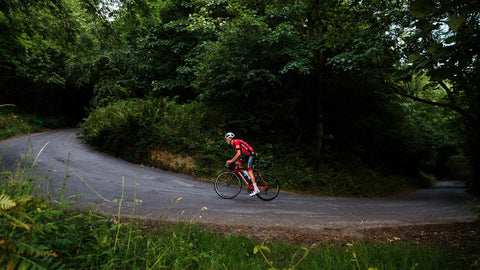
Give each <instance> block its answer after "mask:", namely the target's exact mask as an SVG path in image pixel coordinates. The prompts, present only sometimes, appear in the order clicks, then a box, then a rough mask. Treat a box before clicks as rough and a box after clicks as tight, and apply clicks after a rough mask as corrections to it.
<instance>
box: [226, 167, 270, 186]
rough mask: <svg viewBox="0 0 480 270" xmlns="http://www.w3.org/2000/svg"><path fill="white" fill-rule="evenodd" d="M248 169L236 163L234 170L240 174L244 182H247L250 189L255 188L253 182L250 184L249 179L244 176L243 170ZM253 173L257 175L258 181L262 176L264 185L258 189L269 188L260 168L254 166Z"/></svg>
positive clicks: (256, 180) (246, 184)
mask: <svg viewBox="0 0 480 270" xmlns="http://www.w3.org/2000/svg"><path fill="white" fill-rule="evenodd" d="M246 170H247V168H241V167H240V166H239V165H235V169H233V172H234V173H236V174H237V175H238V176H240V179H242V181H243V183H245V186H247V188H248V189H249V190H253V183H252V184H249V183H248V181H247V180H246V179H245V177H243V173H242V171H246ZM253 173H254V176H255V182H258V181H259V178H260V180H261V181H262V183H263V186H260V187H258V189H259V190H262V189H268V184H267V183H266V182H265V180H263V176H262V175H261V174H260V172H259V170H258V169H255V168H253ZM255 173H256V174H255Z"/></svg>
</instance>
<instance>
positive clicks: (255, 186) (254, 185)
mask: <svg viewBox="0 0 480 270" xmlns="http://www.w3.org/2000/svg"><path fill="white" fill-rule="evenodd" d="M253 189H254V190H255V191H257V190H258V187H257V183H254V184H253Z"/></svg>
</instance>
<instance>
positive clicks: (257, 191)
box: [250, 190, 260, 197]
mask: <svg viewBox="0 0 480 270" xmlns="http://www.w3.org/2000/svg"><path fill="white" fill-rule="evenodd" d="M258 193H260V190H254V191H252V193H250V197H253V196H255V195H257V194H258Z"/></svg>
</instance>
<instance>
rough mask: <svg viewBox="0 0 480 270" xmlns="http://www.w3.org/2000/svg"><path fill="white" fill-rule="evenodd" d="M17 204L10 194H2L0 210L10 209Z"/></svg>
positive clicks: (0, 196)
mask: <svg viewBox="0 0 480 270" xmlns="http://www.w3.org/2000/svg"><path fill="white" fill-rule="evenodd" d="M15 206H17V204H16V203H15V201H13V200H12V199H10V197H8V195H6V194H4V193H2V194H1V195H0V210H9V209H12V208H13V207H15Z"/></svg>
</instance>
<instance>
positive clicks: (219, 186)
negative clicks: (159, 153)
mask: <svg viewBox="0 0 480 270" xmlns="http://www.w3.org/2000/svg"><path fill="white" fill-rule="evenodd" d="M214 186H215V192H217V194H218V196H220V197H222V198H224V199H233V198H235V197H236V196H237V195H238V194H239V193H240V190H241V189H242V182H241V180H240V178H239V177H238V175H237V174H236V173H234V172H223V173H221V174H219V175H218V176H217V179H215V185H214Z"/></svg>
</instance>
